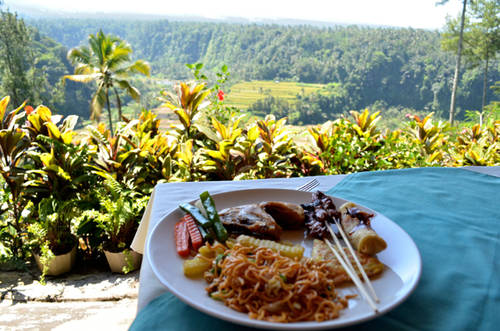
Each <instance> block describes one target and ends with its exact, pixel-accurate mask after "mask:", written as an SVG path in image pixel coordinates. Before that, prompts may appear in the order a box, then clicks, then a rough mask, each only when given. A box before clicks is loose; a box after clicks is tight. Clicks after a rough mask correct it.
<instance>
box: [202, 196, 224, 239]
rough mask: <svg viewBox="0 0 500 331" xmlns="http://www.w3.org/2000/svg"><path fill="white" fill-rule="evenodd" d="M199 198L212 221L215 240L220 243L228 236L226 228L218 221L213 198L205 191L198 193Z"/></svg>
mask: <svg viewBox="0 0 500 331" xmlns="http://www.w3.org/2000/svg"><path fill="white" fill-rule="evenodd" d="M200 199H201V203H202V204H203V207H204V208H205V211H206V212H207V217H208V219H209V220H210V222H211V223H212V226H213V228H214V230H215V235H216V237H217V240H219V241H220V242H221V243H224V242H226V240H227V237H228V234H227V230H226V228H225V227H224V225H223V224H222V222H221V221H220V218H219V214H218V213H217V208H216V207H215V202H214V200H213V199H212V197H211V196H210V194H209V193H208V192H207V191H205V192H203V193H202V194H200Z"/></svg>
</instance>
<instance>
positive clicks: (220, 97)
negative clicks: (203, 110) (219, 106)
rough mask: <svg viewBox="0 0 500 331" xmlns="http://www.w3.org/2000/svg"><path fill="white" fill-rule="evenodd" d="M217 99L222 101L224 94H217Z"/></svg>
mask: <svg viewBox="0 0 500 331" xmlns="http://www.w3.org/2000/svg"><path fill="white" fill-rule="evenodd" d="M217 99H219V101H224V92H223V91H222V90H219V92H217Z"/></svg>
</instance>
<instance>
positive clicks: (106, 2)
mask: <svg viewBox="0 0 500 331" xmlns="http://www.w3.org/2000/svg"><path fill="white" fill-rule="evenodd" d="M3 1H4V3H5V4H6V5H7V6H9V5H15V6H16V5H17V6H23V7H27V6H29V7H36V8H41V9H46V10H57V11H64V12H68V13H72V14H74V13H126V14H134V13H140V14H154V15H169V16H182V15H184V16H186V15H187V16H202V17H207V18H216V19H222V18H225V17H243V18H247V19H250V20H252V21H258V20H259V19H262V18H265V19H301V20H309V21H321V22H328V23H344V24H345V23H347V24H364V25H384V26H396V27H413V28H422V29H441V28H443V26H444V25H445V23H446V16H447V15H450V16H452V17H456V16H458V14H459V12H460V7H461V2H462V1H461V0H449V1H448V3H447V4H446V5H441V6H436V5H435V4H436V2H437V1H438V0H301V1H297V0H243V1H241V0H188V1H181V0H173V1H172V0H163V1H161V0H141V1H137V0H133V1H130V0H84V1H72V0H3Z"/></svg>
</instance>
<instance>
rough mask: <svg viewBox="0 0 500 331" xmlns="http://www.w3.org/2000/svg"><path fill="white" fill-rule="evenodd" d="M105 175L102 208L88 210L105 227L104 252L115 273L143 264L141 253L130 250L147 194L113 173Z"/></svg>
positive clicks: (101, 191)
mask: <svg viewBox="0 0 500 331" xmlns="http://www.w3.org/2000/svg"><path fill="white" fill-rule="evenodd" d="M101 176H103V177H104V178H105V180H104V182H103V186H102V188H101V190H100V194H99V198H100V201H101V210H99V211H93V212H87V213H86V214H87V215H91V217H93V218H94V221H95V222H96V223H97V226H98V227H99V228H100V229H102V230H103V232H104V233H105V235H106V237H107V238H106V240H105V241H104V243H103V250H104V254H105V255H106V259H107V261H108V264H109V267H110V269H111V271H113V272H119V273H128V272H130V271H133V270H135V269H137V268H138V267H139V266H140V263H141V258H142V256H141V255H140V254H138V253H136V252H134V251H133V250H131V249H130V244H131V243H132V240H133V238H134V235H135V233H136V231H137V227H138V225H139V221H140V219H141V216H142V213H143V212H144V209H145V208H146V205H147V202H148V196H146V195H143V194H141V193H140V192H138V191H135V190H133V189H131V187H128V186H127V185H125V184H120V183H118V181H116V180H115V179H114V178H113V177H112V176H111V175H110V174H106V173H101Z"/></svg>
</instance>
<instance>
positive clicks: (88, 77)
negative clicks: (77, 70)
mask: <svg viewBox="0 0 500 331" xmlns="http://www.w3.org/2000/svg"><path fill="white" fill-rule="evenodd" d="M99 76H100V74H88V75H65V76H63V78H62V79H63V81H65V80H66V79H69V80H72V81H74V82H79V83H88V82H91V81H93V80H95V79H96V78H98V77H99Z"/></svg>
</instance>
